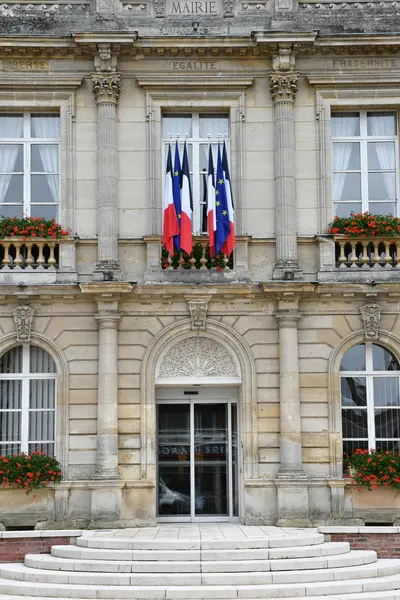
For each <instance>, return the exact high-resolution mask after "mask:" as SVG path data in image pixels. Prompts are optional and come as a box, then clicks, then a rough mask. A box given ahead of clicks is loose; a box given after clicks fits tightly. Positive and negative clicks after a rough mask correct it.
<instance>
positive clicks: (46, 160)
mask: <svg viewBox="0 0 400 600" xmlns="http://www.w3.org/2000/svg"><path fill="white" fill-rule="evenodd" d="M32 131H33V134H34V136H35V137H38V138H50V139H57V138H58V137H59V119H58V118H54V117H53V118H52V117H38V116H36V115H35V117H34V118H32ZM38 148H39V153H40V158H41V159H42V163H43V167H44V170H45V172H46V179H47V183H48V184H49V188H50V192H51V195H52V197H53V201H54V202H55V203H58V201H59V192H58V146H57V145H56V144H39V146H38Z"/></svg>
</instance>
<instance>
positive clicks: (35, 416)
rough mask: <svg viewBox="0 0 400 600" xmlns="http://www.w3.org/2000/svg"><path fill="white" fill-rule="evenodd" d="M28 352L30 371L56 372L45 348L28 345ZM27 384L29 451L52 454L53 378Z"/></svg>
mask: <svg viewBox="0 0 400 600" xmlns="http://www.w3.org/2000/svg"><path fill="white" fill-rule="evenodd" d="M29 353H30V369H29V371H30V373H41V374H46V373H55V372H56V366H55V363H54V360H53V358H52V357H51V356H50V355H49V354H48V353H47V352H46V351H45V350H42V349H41V348H38V347H37V346H30V348H29ZM29 386H30V387H29V407H30V409H31V411H30V413H29V452H32V450H40V451H42V452H46V454H49V455H50V456H52V455H53V454H54V438H55V431H54V425H55V379H31V380H30V382H29ZM32 442H33V443H32Z"/></svg>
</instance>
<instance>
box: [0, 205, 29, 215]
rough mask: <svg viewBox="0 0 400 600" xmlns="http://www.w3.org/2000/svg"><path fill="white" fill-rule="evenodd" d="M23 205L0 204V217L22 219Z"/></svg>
mask: <svg viewBox="0 0 400 600" xmlns="http://www.w3.org/2000/svg"><path fill="white" fill-rule="evenodd" d="M23 212H24V207H23V204H0V216H1V217H22V215H23Z"/></svg>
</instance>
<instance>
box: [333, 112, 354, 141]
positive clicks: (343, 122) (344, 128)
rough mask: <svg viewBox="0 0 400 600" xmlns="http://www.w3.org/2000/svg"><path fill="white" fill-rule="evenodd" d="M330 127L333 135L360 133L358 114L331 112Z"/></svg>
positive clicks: (341, 135)
mask: <svg viewBox="0 0 400 600" xmlns="http://www.w3.org/2000/svg"><path fill="white" fill-rule="evenodd" d="M331 127H332V136H333V137H350V136H354V135H360V115H359V114H358V113H346V112H344V113H332V117H331Z"/></svg>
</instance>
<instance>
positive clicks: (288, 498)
mask: <svg viewBox="0 0 400 600" xmlns="http://www.w3.org/2000/svg"><path fill="white" fill-rule="evenodd" d="M279 304H280V306H279V310H278V312H277V313H276V315H275V317H276V319H277V321H278V326H279V373H280V377H279V380H280V463H281V464H280V469H279V472H278V474H277V476H276V479H275V484H276V486H277V494H278V522H277V525H279V526H283V527H289V526H293V527H310V526H311V523H310V521H309V518H308V485H307V476H306V474H305V473H304V470H303V461H302V448H301V416H300V387H299V353H298V335H297V324H298V321H299V319H300V317H301V315H300V313H299V312H298V311H297V301H296V300H294V301H293V302H291V303H290V308H287V307H286V308H283V307H284V306H285V304H286V303H283V302H280V303H279ZM282 305H283V306H282Z"/></svg>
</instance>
